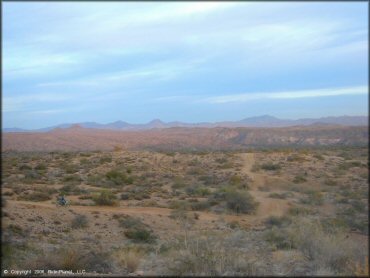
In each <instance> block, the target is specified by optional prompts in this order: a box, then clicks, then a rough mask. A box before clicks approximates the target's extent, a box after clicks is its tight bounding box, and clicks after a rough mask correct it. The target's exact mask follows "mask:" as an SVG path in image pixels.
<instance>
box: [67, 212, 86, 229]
mask: <svg viewBox="0 0 370 278" xmlns="http://www.w3.org/2000/svg"><path fill="white" fill-rule="evenodd" d="M88 223H89V221H88V219H87V217H86V215H76V216H75V217H74V218H73V219H72V223H71V227H72V229H82V228H86V227H87V226H88Z"/></svg>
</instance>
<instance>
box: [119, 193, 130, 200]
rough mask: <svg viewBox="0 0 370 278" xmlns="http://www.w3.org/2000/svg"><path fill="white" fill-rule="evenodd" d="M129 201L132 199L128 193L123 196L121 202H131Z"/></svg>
mask: <svg viewBox="0 0 370 278" xmlns="http://www.w3.org/2000/svg"><path fill="white" fill-rule="evenodd" d="M129 199H130V194H128V193H122V194H121V200H129Z"/></svg>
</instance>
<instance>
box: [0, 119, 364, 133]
mask: <svg viewBox="0 0 370 278" xmlns="http://www.w3.org/2000/svg"><path fill="white" fill-rule="evenodd" d="M368 123H369V118H368V117H366V116H339V117H323V118H306V119H298V120H288V119H279V118H276V117H273V116H270V115H263V116H258V117H251V118H246V119H243V120H240V121H225V122H216V123H209V122H203V123H183V122H168V123H166V122H162V121H161V120H159V119H155V120H152V121H150V122H149V123H146V124H130V123H127V122H124V121H116V122H112V123H108V124H99V123H96V122H83V123H67V124H60V125H56V126H50V127H45V128H41V129H33V130H28V129H21V128H3V130H2V131H3V132H6V133H8V132H48V131H52V130H58V129H66V128H71V127H73V128H78V127H81V128H93V129H108V130H127V131H137V130H148V129H163V128H171V127H189V128H193V127H205V128H212V127H291V126H309V125H314V126H320V125H341V126H367V125H368Z"/></svg>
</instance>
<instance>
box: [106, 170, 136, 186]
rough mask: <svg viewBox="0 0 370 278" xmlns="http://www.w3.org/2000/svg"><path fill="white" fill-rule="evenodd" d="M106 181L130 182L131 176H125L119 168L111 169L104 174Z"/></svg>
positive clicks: (116, 182) (120, 183) (118, 183)
mask: <svg viewBox="0 0 370 278" xmlns="http://www.w3.org/2000/svg"><path fill="white" fill-rule="evenodd" d="M105 177H106V178H107V180H108V181H110V182H112V183H113V184H114V185H123V184H132V183H133V178H132V177H127V176H126V174H125V173H123V172H121V171H119V170H111V171H109V172H107V173H106V174H105Z"/></svg>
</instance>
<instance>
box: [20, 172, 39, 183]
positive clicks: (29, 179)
mask: <svg viewBox="0 0 370 278" xmlns="http://www.w3.org/2000/svg"><path fill="white" fill-rule="evenodd" d="M41 178H42V176H41V175H40V174H39V173H38V172H37V171H35V170H26V171H25V174H24V179H23V182H24V183H34V182H35V181H38V180H39V179H41Z"/></svg>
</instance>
